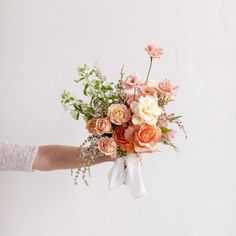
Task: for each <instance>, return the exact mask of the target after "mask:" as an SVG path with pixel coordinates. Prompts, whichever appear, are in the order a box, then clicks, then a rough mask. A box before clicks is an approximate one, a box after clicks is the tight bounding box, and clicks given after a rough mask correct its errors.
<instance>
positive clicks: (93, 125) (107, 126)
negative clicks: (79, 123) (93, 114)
mask: <svg viewBox="0 0 236 236" xmlns="http://www.w3.org/2000/svg"><path fill="white" fill-rule="evenodd" d="M86 128H87V130H88V131H89V133H91V134H94V135H95V134H104V133H111V132H112V125H111V122H110V120H109V118H108V117H106V118H98V119H95V118H92V119H91V120H88V121H87V125H86Z"/></svg>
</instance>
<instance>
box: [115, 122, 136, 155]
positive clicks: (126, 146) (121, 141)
mask: <svg viewBox="0 0 236 236" xmlns="http://www.w3.org/2000/svg"><path fill="white" fill-rule="evenodd" d="M125 130H126V127H125V126H117V127H116V128H115V130H114V133H113V138H114V140H115V142H116V143H117V144H118V145H119V147H120V149H121V150H123V151H127V152H128V153H131V152H133V151H134V145H133V143H130V142H129V141H128V140H127V139H126V138H125Z"/></svg>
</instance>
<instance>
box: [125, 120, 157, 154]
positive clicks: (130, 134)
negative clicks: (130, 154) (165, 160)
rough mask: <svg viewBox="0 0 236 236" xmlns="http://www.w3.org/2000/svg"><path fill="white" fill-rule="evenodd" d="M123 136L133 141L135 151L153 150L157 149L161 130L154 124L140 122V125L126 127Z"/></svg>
mask: <svg viewBox="0 0 236 236" xmlns="http://www.w3.org/2000/svg"><path fill="white" fill-rule="evenodd" d="M125 137H126V139H127V140H129V141H130V142H133V144H134V150H135V152H154V151H157V150H158V142H159V141H160V140H161V137H162V132H161V129H160V128H159V127H157V126H156V125H150V124H142V125H141V126H140V127H135V126H130V127H128V128H127V129H126V131H125Z"/></svg>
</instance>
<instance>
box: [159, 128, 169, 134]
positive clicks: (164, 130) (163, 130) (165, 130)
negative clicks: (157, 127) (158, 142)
mask: <svg viewBox="0 0 236 236" xmlns="http://www.w3.org/2000/svg"><path fill="white" fill-rule="evenodd" d="M161 131H162V133H168V132H170V131H171V129H168V128H166V127H161Z"/></svg>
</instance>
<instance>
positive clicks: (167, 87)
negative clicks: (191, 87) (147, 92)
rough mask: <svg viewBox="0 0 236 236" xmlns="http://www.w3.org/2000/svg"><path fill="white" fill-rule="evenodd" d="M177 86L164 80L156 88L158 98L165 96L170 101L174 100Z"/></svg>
mask: <svg viewBox="0 0 236 236" xmlns="http://www.w3.org/2000/svg"><path fill="white" fill-rule="evenodd" d="M178 88H179V86H175V85H173V84H172V83H171V81H170V80H167V79H164V80H163V81H161V82H160V83H159V84H158V86H157V88H156V89H157V93H158V95H159V96H165V97H167V98H168V99H170V100H174V99H175V97H176V93H177V91H178Z"/></svg>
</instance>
